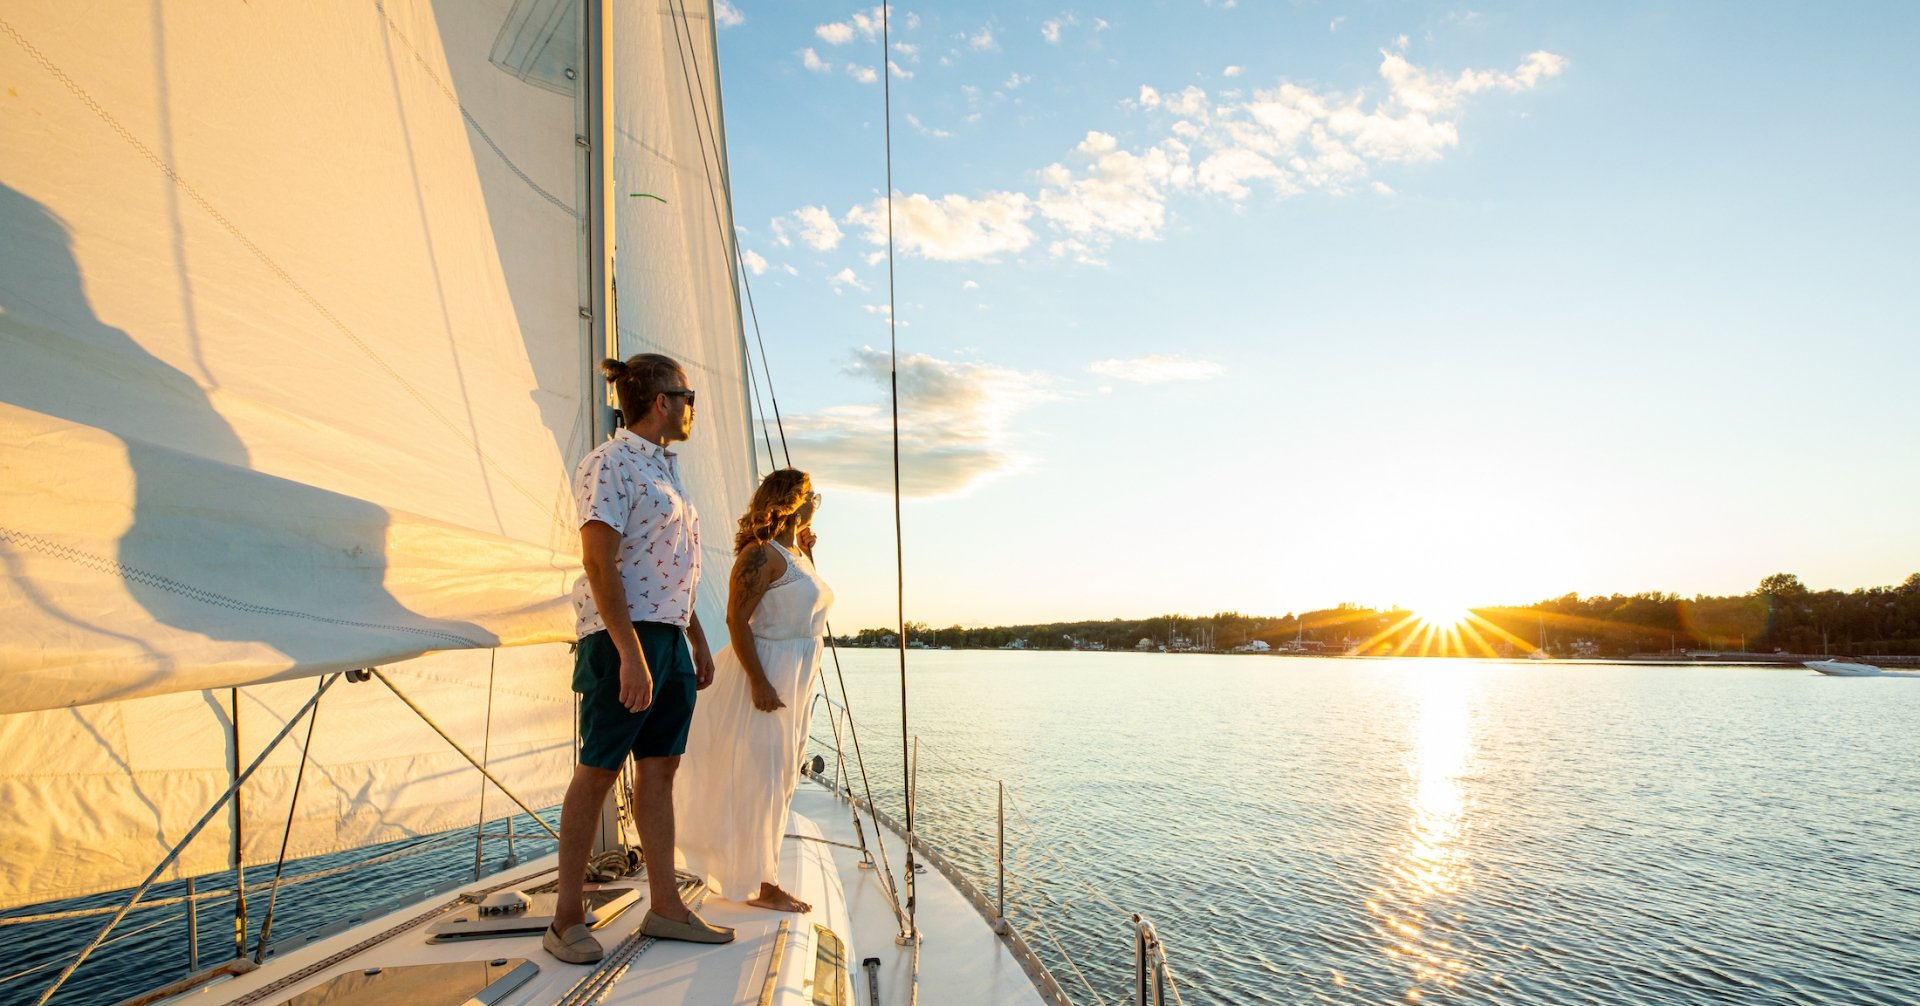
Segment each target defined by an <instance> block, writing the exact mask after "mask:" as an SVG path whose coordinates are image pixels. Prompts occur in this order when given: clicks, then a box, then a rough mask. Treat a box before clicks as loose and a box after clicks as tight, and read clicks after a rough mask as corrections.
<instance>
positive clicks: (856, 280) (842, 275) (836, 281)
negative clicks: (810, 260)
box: [827, 269, 868, 293]
mask: <svg viewBox="0 0 1920 1006" xmlns="http://www.w3.org/2000/svg"><path fill="white" fill-rule="evenodd" d="M827 285H828V286H830V287H833V292H834V293H839V292H841V291H842V290H843V289H845V288H846V287H852V288H854V289H855V290H866V289H868V287H867V285H866V284H865V283H862V282H860V277H858V276H855V275H854V274H853V270H852V269H842V270H840V271H839V272H837V273H834V274H833V275H831V276H829V277H827Z"/></svg>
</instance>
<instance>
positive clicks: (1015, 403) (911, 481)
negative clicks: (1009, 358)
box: [787, 348, 1056, 497]
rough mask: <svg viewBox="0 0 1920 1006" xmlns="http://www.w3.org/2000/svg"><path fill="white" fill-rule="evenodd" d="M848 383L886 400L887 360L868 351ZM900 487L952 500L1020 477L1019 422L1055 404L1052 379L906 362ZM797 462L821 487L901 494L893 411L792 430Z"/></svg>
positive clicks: (805, 423) (848, 412)
mask: <svg viewBox="0 0 1920 1006" xmlns="http://www.w3.org/2000/svg"><path fill="white" fill-rule="evenodd" d="M845 372H846V373H847V374H848V375H850V376H853V377H856V378H859V379H860V380H862V381H863V382H865V383H867V384H869V385H871V386H872V387H873V389H874V391H876V392H883V391H884V389H886V388H887V386H888V384H889V383H890V378H889V370H888V357H887V354H886V352H885V351H883V350H877V349H872V348H862V349H860V350H859V351H858V352H856V353H855V354H854V356H853V359H852V360H851V361H850V363H849V364H848V366H847V368H846V371H845ZM899 374H900V383H899V387H900V417H901V425H900V480H901V491H902V492H903V493H904V494H905V495H908V496H919V497H926V496H948V495H953V494H956V493H960V492H964V491H966V490H968V489H971V488H973V487H975V486H977V485H980V484H981V483H983V482H985V481H987V480H990V479H992V478H995V477H997V476H1001V475H1005V474H1008V473H1010V472H1014V471H1018V470H1019V469H1020V468H1021V467H1023V466H1024V465H1025V464H1026V462H1027V459H1026V458H1025V457H1024V456H1022V455H1020V454H1019V453H1018V452H1016V451H1015V450H1014V449H1012V448H1011V447H1010V446H1009V443H1010V441H1011V437H1012V433H1013V430H1014V421H1015V420H1016V419H1017V418H1018V417H1019V415H1020V414H1021V413H1023V412H1025V411H1026V410H1028V409H1030V408H1032V407H1033V406H1035V405H1038V404H1040V403H1042V402H1046V401H1049V400H1052V399H1053V398H1055V397H1056V395H1055V394H1054V393H1053V392H1052V390H1051V387H1050V383H1049V381H1048V380H1047V378H1046V377H1044V376H1043V375H1039V374H1028V373H1022V372H1020V371H1016V370H1012V369H1009V368H1005V367H998V366H994V365H992V364H987V363H969V362H960V361H954V360H942V359H938V358H936V357H933V356H927V355H924V354H919V355H913V356H908V357H904V358H902V359H901V360H900V366H899ZM787 432H788V435H789V437H790V438H791V439H792V440H793V442H794V454H795V457H796V460H797V461H799V462H800V464H802V465H803V466H806V467H810V468H811V469H812V471H813V473H814V477H815V481H817V482H819V483H821V484H823V485H829V486H833V487H836V488H845V489H855V490H862V491H866V492H875V493H889V492H892V491H893V440H892V427H891V410H889V409H888V408H887V407H886V405H885V404H883V403H882V402H875V403H871V404H860V405H847V406H840V407H837V408H831V409H825V410H822V411H820V412H815V413H812V414H809V415H801V416H793V417H790V418H789V419H788V420H787Z"/></svg>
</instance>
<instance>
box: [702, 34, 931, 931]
mask: <svg viewBox="0 0 1920 1006" xmlns="http://www.w3.org/2000/svg"><path fill="white" fill-rule="evenodd" d="M669 11H670V13H672V14H674V15H675V16H674V17H673V18H671V20H672V21H673V22H674V42H675V46H676V48H677V49H678V51H679V52H680V55H681V60H680V67H681V75H682V77H683V79H684V80H685V82H686V89H687V103H688V105H689V106H690V107H692V108H693V110H694V112H695V114H696V115H697V116H698V117H699V118H700V120H701V122H702V124H703V125H704V126H705V129H706V136H705V137H703V138H702V143H701V147H700V162H701V168H702V173H703V174H704V176H705V177H706V181H707V196H708V199H709V201H710V202H712V204H713V206H714V222H715V226H716V227H718V228H720V230H721V236H722V238H723V239H728V240H727V247H728V248H729V249H731V255H732V257H733V272H734V274H735V275H736V276H737V277H738V278H739V281H740V286H741V289H742V290H743V291H745V294H746V304H747V313H748V317H749V318H750V319H751V320H752V322H753V337H754V341H755V343H756V344H758V345H759V347H760V367H761V370H762V371H763V373H764V374H765V376H766V385H767V397H768V398H769V400H770V401H771V403H772V405H773V422H774V427H775V428H776V429H777V430H778V431H779V434H780V451H781V454H782V455H783V456H784V457H785V459H786V463H787V467H789V468H791V467H793V453H792V451H791V449H790V448H789V447H788V444H787V429H786V423H785V422H784V420H782V418H781V415H780V398H779V395H778V394H776V393H775V390H774V387H773V370H772V368H771V367H770V366H769V363H768V360H767V351H766V340H765V338H764V336H763V335H762V333H761V330H760V313H759V310H758V309H757V308H756V307H755V306H754V301H753V283H752V281H750V280H749V279H748V278H747V274H746V270H745V268H744V265H743V264H742V263H741V261H740V244H739V235H738V234H737V233H736V234H732V235H729V234H727V233H726V224H725V221H724V220H722V218H721V214H720V209H719V203H718V201H717V198H716V197H715V194H714V189H715V185H714V179H713V168H712V166H711V164H710V162H709V161H708V158H707V144H708V143H711V144H712V145H713V147H714V151H715V159H719V147H720V139H719V136H718V134H717V132H716V131H715V128H714V124H713V117H712V116H711V115H710V114H708V111H707V109H708V106H707V104H706V103H705V97H706V82H705V80H704V79H702V78H700V77H699V76H698V75H697V74H695V73H693V69H692V66H693V56H692V55H690V54H691V52H692V51H693V41H692V38H693V29H692V26H691V24H689V23H688V19H687V11H686V4H685V0H674V3H673V6H672V7H670V8H669ZM683 28H684V31H683ZM682 43H684V44H685V48H683V49H681V48H679V46H680V45H681V44H682ZM718 77H719V74H718V72H717V69H716V73H715V86H716V87H718V86H719V85H718ZM695 85H698V88H699V94H700V97H699V98H698V99H696V98H695V96H694V89H695ZM888 142H889V144H891V142H892V141H891V139H889V141H888ZM889 156H891V155H889ZM888 170H889V175H888V177H889V179H891V177H892V175H891V170H892V169H891V166H889V169H888ZM722 171H723V179H722V182H723V184H724V161H722ZM889 314H891V308H889ZM743 343H744V334H743ZM743 348H744V345H743ZM747 358H748V360H749V364H748V367H747V379H748V383H749V385H751V386H753V387H754V388H755V401H756V402H758V383H757V382H755V381H754V377H753V367H752V364H751V360H752V354H751V353H749V354H747ZM897 412H898V410H897V409H896V421H897V418H898V416H897ZM765 416H766V413H765V411H764V410H763V411H762V412H761V417H762V418H761V430H762V433H763V434H764V432H765V429H766V419H765ZM767 454H768V458H769V461H770V462H771V458H772V454H773V446H772V444H771V443H769V444H768V445H767ZM896 455H897V450H896ZM896 466H897V465H896ZM773 467H778V466H777V465H775V466H773ZM897 481H898V480H897V479H896V483H897ZM896 530H897V529H896ZM808 558H809V559H811V558H812V557H811V556H809V557H808ZM825 628H826V635H827V649H828V651H829V652H830V653H831V654H832V657H833V673H834V677H835V678H836V679H837V680H838V681H839V685H840V697H841V702H842V703H843V705H844V703H845V701H846V695H847V679H846V674H845V672H844V671H843V670H842V669H841V666H840V647H839V645H838V644H837V643H835V642H834V637H833V623H832V622H828V623H827V624H826V626H825ZM824 687H825V686H824V685H823V686H822V689H823V692H824ZM847 723H848V730H847V732H848V734H849V735H850V736H851V737H852V739H853V752H854V758H855V760H856V761H857V762H858V763H859V766H860V779H861V784H862V786H863V788H865V790H866V794H867V808H868V811H869V812H870V813H875V812H877V811H878V808H879V805H878V804H876V803H874V801H873V787H872V783H871V782H870V781H869V778H868V775H867V766H866V756H865V755H864V754H863V753H862V751H861V747H860V731H859V728H858V727H856V726H854V725H853V719H852V717H851V716H849V717H848V721H847ZM903 744H904V741H903ZM908 816H909V818H911V816H912V815H911V813H909V815H908ZM855 820H856V827H857V822H858V809H857V808H856V809H855ZM879 828H880V821H879V818H878V817H877V816H876V817H874V832H875V835H876V836H877V835H878V834H879ZM864 835H865V833H864V831H863V832H862V838H863V840H864ZM875 845H877V846H878V847H879V850H880V865H881V869H882V871H883V876H885V878H886V883H885V884H883V885H882V889H883V890H884V891H885V892H886V894H887V900H888V901H889V902H890V903H892V906H893V912H894V915H895V916H896V917H899V918H902V920H903V925H904V926H906V927H908V928H911V924H910V922H908V921H906V920H907V917H908V913H907V912H904V911H903V910H902V908H901V904H900V898H899V893H898V889H897V888H898V884H897V882H896V881H895V880H894V878H893V867H892V865H891V864H890V863H888V862H887V859H888V857H887V847H886V843H885V842H880V841H876V842H875ZM907 855H908V862H909V864H911V862H912V855H913V851H912V849H911V847H909V849H908V851H907ZM907 883H908V888H909V892H911V887H912V880H911V879H909V880H908V882H907ZM909 899H911V893H909Z"/></svg>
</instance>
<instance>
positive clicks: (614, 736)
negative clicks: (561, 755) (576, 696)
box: [573, 622, 699, 772]
mask: <svg viewBox="0 0 1920 1006" xmlns="http://www.w3.org/2000/svg"><path fill="white" fill-rule="evenodd" d="M633 630H634V632H635V633H637V634H638V635H639V637H640V652H641V653H643V654H645V655H646V658H647V670H648V671H649V672H650V673H652V675H653V703H652V704H651V705H649V706H647V708H645V709H643V710H641V711H640V712H637V713H636V712H630V711H628V709H627V707H626V706H623V705H621V704H620V651H618V650H616V649H614V648H613V640H612V638H611V637H609V636H608V635H607V633H606V630H605V629H602V630H601V631H599V632H595V633H592V634H591V635H588V636H586V637H584V638H582V639H581V640H580V644H579V646H578V647H576V648H575V650H574V657H573V690H574V691H576V692H579V693H580V764H582V765H591V766H592V767H594V768H599V769H606V770H608V771H610V772H618V771H619V770H620V767H621V766H622V765H624V764H626V761H627V756H628V755H632V756H633V757H635V758H671V757H674V756H676V755H679V754H682V753H684V752H685V751H686V750H687V727H688V726H690V725H691V724H692V723H693V700H694V695H695V693H696V692H697V691H698V690H699V689H698V685H697V684H696V683H695V681H694V675H693V651H692V650H691V649H689V648H688V646H687V633H686V630H685V629H682V628H680V627H679V626H677V625H667V624H664V623H661V622H635V623H633Z"/></svg>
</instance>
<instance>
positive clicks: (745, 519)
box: [733, 468, 813, 555]
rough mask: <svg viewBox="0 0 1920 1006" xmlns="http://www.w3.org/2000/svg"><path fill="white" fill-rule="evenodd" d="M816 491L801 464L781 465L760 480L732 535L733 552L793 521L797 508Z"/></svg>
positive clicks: (779, 529) (779, 530)
mask: <svg viewBox="0 0 1920 1006" xmlns="http://www.w3.org/2000/svg"><path fill="white" fill-rule="evenodd" d="M812 492H813V480H812V479H811V478H809V477H808V476H807V473H806V472H803V471H801V470H800V469H798V468H781V469H779V470H777V471H774V472H772V473H770V474H768V475H767V477H766V478H764V479H762V480H760V488H758V489H755V490H754V491H753V502H752V503H749V504H748V505H747V512H746V513H745V514H743V515H742V516H741V517H740V530H738V531H736V532H734V535H733V554H734V555H739V554H740V552H741V550H743V549H745V548H746V547H747V546H748V545H750V544H753V543H754V542H765V541H771V540H772V539H773V537H774V536H775V535H777V534H779V533H780V532H781V531H784V530H786V529H787V527H789V526H791V524H792V523H793V515H794V511H796V510H799V509H800V508H801V507H802V506H805V505H806V502H807V497H808V496H809V495H810V494H812Z"/></svg>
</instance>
